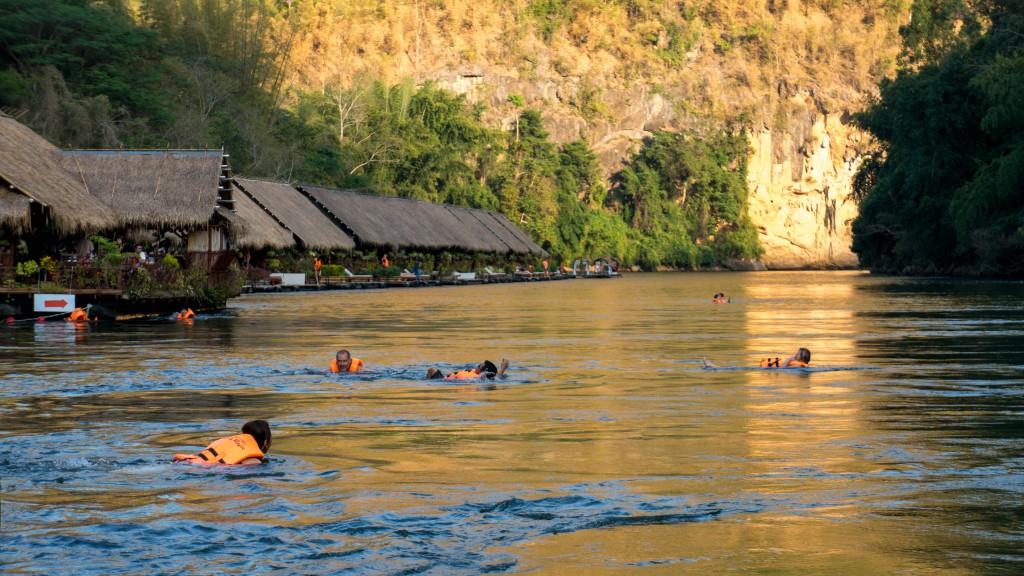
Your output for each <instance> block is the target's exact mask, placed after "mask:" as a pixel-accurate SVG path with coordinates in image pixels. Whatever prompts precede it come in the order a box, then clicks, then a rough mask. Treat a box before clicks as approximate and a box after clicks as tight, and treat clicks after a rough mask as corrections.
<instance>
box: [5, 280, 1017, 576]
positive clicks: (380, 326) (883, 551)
mask: <svg viewBox="0 0 1024 576" xmlns="http://www.w3.org/2000/svg"><path fill="white" fill-rule="evenodd" d="M715 292H724V293H725V294H726V295H727V296H729V297H731V299H732V301H731V303H729V304H719V305H716V304H712V303H711V302H710V300H711V295H712V294H714V293H715ZM799 346H806V347H807V348H809V349H810V350H811V351H812V353H813V358H812V362H811V368H808V369H800V370H784V371H768V370H762V369H758V368H753V367H751V365H753V364H756V363H757V361H758V359H760V358H763V357H766V356H783V357H785V356H789V355H791V354H792V353H793V352H794V351H795V349H796V348H797V347H799ZM342 347H344V348H348V349H350V350H352V352H353V354H354V355H355V356H356V357H359V358H361V359H362V360H363V361H364V362H365V363H366V365H367V366H368V367H369V368H370V369H371V370H372V372H368V373H366V374H361V375H354V376H341V377H339V376H326V375H324V374H323V370H324V368H325V367H326V366H327V365H328V364H329V362H330V359H331V356H332V354H333V353H334V352H335V351H336V350H337V349H338V348H342ZM703 356H707V357H708V358H709V359H711V360H713V361H714V363H716V364H718V365H719V366H721V368H719V369H705V368H704V367H703V364H702V362H701V358H702V357H703ZM502 357H507V358H509V359H510V361H511V363H512V367H511V368H510V369H509V372H508V378H507V379H505V380H503V381H501V382H497V383H495V384H493V385H486V384H466V383H462V384H451V383H439V382H436V381H434V382H428V381H425V380H422V379H421V376H422V373H423V372H424V371H425V369H426V367H428V366H430V365H437V366H439V367H441V368H442V369H443V370H445V371H446V372H447V371H451V370H453V369H459V368H462V367H466V366H470V365H474V364H476V363H477V362H478V361H480V360H482V359H484V358H489V359H491V360H493V361H495V362H498V361H500V359H501V358H502ZM1022 398H1024V284H1022V283H1020V282H972V281H963V280H944V279H905V278H886V277H876V276H871V275H866V274H860V273H854V272H802V273H783V272H775V273H714V274H696V273H689V274H686V273H681V274H667V273H666V274H636V275H628V276H626V277H624V278H620V279H610V280H572V281H564V282H550V283H547V282H545V283H530V284H506V285H496V286H465V287H445V288H423V289H390V290H361V291H342V292H323V293H294V294H266V295H247V296H243V297H241V298H238V299H235V300H232V301H231V302H230V305H229V309H228V310H227V311H225V312H224V313H221V314H217V315H212V316H204V315H201V316H200V317H199V318H198V319H197V320H196V321H195V322H193V323H190V324H183V323H178V322H175V321H173V320H161V321H142V322H133V323H122V324H114V325H108V326H87V327H75V326H71V325H68V324H66V323H62V322H50V323H46V324H28V325H25V324H17V325H14V326H9V327H0V443H2V444H0V446H2V449H0V475H2V477H0V482H2V502H0V504H2V510H0V515H2V518H0V519H2V537H0V566H2V568H0V570H2V571H3V572H4V573H5V574H90V575H93V574H94V575H105V574H112V573H131V574H172V573H226V574H263V573H281V574H340V573H344V574H396V575H397V574H431V575H448V574H456V575H462V574H465V575H475V574H489V573H505V574H521V573H531V574H598V575H600V574H683V573H687V574H723V573H732V572H753V573H759V574H897V573H898V574H1020V573H1024V400H1022ZM253 418H263V419H266V420H268V421H269V422H270V423H271V426H272V428H273V434H274V442H273V447H272V449H271V451H270V454H269V455H270V459H269V461H268V463H266V464H264V465H262V466H257V467H235V468H222V469H217V470H210V469H203V468H200V467H193V466H187V465H174V464H171V463H170V457H171V455H172V454H173V453H175V452H185V451H188V452H194V451H197V450H199V449H201V448H202V447H204V446H206V445H207V444H208V443H209V442H210V441H212V440H214V439H216V438H218V437H221V436H226V435H230V434H232V433H235V432H236V431H237V430H238V429H239V428H240V426H241V425H242V423H243V422H244V421H246V420H248V419H253Z"/></svg>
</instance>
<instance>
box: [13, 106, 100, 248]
mask: <svg viewBox="0 0 1024 576" xmlns="http://www.w3.org/2000/svg"><path fill="white" fill-rule="evenodd" d="M0 183H2V184H3V186H4V188H6V190H5V192H6V194H5V195H4V196H3V197H0V226H3V227H11V228H13V229H14V231H15V232H20V231H23V230H24V229H26V228H28V227H29V226H30V224H31V215H30V212H29V211H30V210H31V204H32V202H38V203H39V204H40V205H41V206H42V207H44V208H45V209H47V210H48V216H49V217H50V218H51V219H52V220H53V222H54V223H55V224H56V226H57V228H58V230H60V232H61V233H63V234H74V233H79V232H98V231H101V230H106V229H110V228H113V227H114V226H116V218H115V216H114V214H113V212H112V211H111V210H110V209H109V208H108V207H107V206H104V205H103V203H101V202H98V201H97V200H96V199H95V198H93V197H91V196H90V195H89V193H88V192H87V191H86V190H85V188H84V187H83V186H82V184H81V182H79V181H77V180H76V179H75V178H73V177H72V176H71V175H70V174H68V173H67V172H65V171H64V170H62V169H61V163H60V154H59V151H58V150H57V147H56V146H54V145H52V144H50V143H49V142H47V141H46V139H44V138H43V137H42V136H39V135H38V134H36V133H35V132H33V131H32V130H30V129H29V128H28V127H27V126H24V125H22V124H20V123H18V122H17V121H15V120H14V119H13V118H11V117H10V116H6V115H4V114H0ZM10 194H14V195H15V196H21V197H22V198H23V199H19V198H15V197H14V196H11V195H10Z"/></svg>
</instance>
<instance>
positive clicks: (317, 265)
mask: <svg viewBox="0 0 1024 576" xmlns="http://www.w3.org/2000/svg"><path fill="white" fill-rule="evenodd" d="M322 266H323V264H322V263H321V262H320V259H319V258H317V259H316V260H313V269H314V270H316V271H317V272H319V271H320V268H321V267H322Z"/></svg>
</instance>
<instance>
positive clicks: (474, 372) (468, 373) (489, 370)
mask: <svg viewBox="0 0 1024 576" xmlns="http://www.w3.org/2000/svg"><path fill="white" fill-rule="evenodd" d="M507 369H508V359H507V358H502V360H501V367H500V368H498V367H496V366H495V365H494V362H491V361H490V360H484V361H483V362H481V363H479V364H477V365H476V366H475V367H473V368H470V369H469V370H459V371H458V372H455V373H452V374H448V375H447V376H445V374H444V372H441V370H439V369H438V368H436V367H433V366H432V367H430V368H428V369H427V380H441V379H444V380H476V379H481V380H494V379H495V378H498V379H500V378H504V376H505V370H507Z"/></svg>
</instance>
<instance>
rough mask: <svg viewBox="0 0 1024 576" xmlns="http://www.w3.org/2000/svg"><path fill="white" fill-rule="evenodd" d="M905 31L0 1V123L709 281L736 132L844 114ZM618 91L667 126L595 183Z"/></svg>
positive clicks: (845, 16)
mask: <svg viewBox="0 0 1024 576" xmlns="http://www.w3.org/2000/svg"><path fill="white" fill-rule="evenodd" d="M908 10H909V6H908V5H907V4H906V3H905V2H901V1H896V0H892V1H881V0H868V1H860V2H850V1H843V0H809V1H803V2H791V1H787V0H772V1H769V2H767V3H765V2H741V1H729V0H725V1H710V0H708V1H697V2H691V1H682V2H660V1H653V0H611V1H599V0H479V1H474V2H471V1H464V0H368V1H361V2H350V1H342V0H276V1H272V0H135V1H127V0H96V1H90V0H0V106H2V107H4V108H6V109H11V110H26V111H27V112H26V113H25V114H23V115H22V116H21V119H22V120H23V121H25V122H26V123H28V124H30V125H31V126H33V127H34V128H36V129H37V130H39V131H40V132H41V133H42V134H43V135H45V136H46V137H47V138H49V139H50V140H51V141H53V142H55V143H57V144H59V145H62V146H69V147H84V148H87V147H101V148H117V147H147V146H154V147H175V148H192V147H220V146H224V147H225V148H226V149H227V150H228V152H229V153H230V154H231V156H232V162H233V164H234V166H235V169H236V171H238V172H240V173H244V174H246V175H248V176H255V177H266V178H272V179H277V180H284V181H292V182H311V183H318V184H323V185H328V186H336V187H349V188H359V189H366V190H368V191H372V192H375V193H379V194H388V195H400V196H408V197H413V198H421V199H426V200H432V201H442V202H452V203H456V204H462V205H468V206H474V207H481V208H491V209H497V210H501V211H502V212H503V213H505V214H506V215H508V216H509V217H510V219H512V221H513V222H517V223H519V225H521V226H522V227H524V229H526V230H528V231H529V233H530V234H531V235H532V237H533V238H534V239H535V240H536V241H537V242H538V243H540V244H541V245H542V246H544V247H545V248H546V249H548V250H549V251H551V252H552V253H553V254H554V255H555V256H556V257H560V258H564V259H569V258H572V257H575V256H588V257H592V258H593V257H598V256H604V257H607V256H613V257H617V258H620V259H621V260H622V261H623V262H624V263H625V264H627V265H630V264H633V265H638V266H642V267H644V268H655V267H658V266H673V267H704V266H716V265H723V264H727V263H729V262H733V261H736V260H749V259H752V258H756V257H757V255H758V254H759V251H760V248H759V246H758V245H757V235H756V233H755V231H754V230H753V227H752V225H751V224H750V222H749V219H748V218H747V217H746V210H745V199H746V155H747V152H746V149H745V144H744V143H745V139H744V136H743V134H744V131H745V130H749V129H763V128H765V127H768V128H771V129H774V130H778V131H785V130H786V129H787V125H788V117H789V114H790V112H791V111H790V110H789V109H788V108H787V103H786V102H787V100H786V98H787V97H788V96H790V95H792V94H796V93H801V94H810V95H811V96H812V98H813V100H814V102H815V103H816V105H817V106H818V107H819V108H820V109H821V110H823V111H833V112H834V111H850V112H854V111H856V110H858V109H860V108H861V107H862V106H863V104H864V102H865V101H866V99H867V97H868V96H869V95H870V94H872V93H873V92H874V90H875V86H876V84H877V82H878V81H879V80H880V79H881V78H883V77H885V76H886V75H889V74H892V73H893V71H894V70H895V64H896V60H895V56H896V54H897V45H896V40H895V38H896V34H895V31H896V29H897V28H898V26H899V24H900V23H901V19H905V15H906V13H907V12H908ZM453 76H454V77H457V78H461V79H464V80H465V79H467V78H468V79H471V81H472V82H473V83H474V84H473V90H466V91H464V92H465V93H464V94H456V93H453V92H451V91H448V90H446V89H443V88H442V86H449V84H451V82H450V81H448V82H447V83H445V82H446V80H445V79H449V80H450V78H451V77H453ZM431 79H437V80H438V82H437V83H431V82H430V80H431ZM635 93H639V94H643V95H658V96H659V97H660V98H661V100H662V101H664V102H667V103H668V105H669V107H670V110H669V111H668V113H666V114H663V115H662V120H661V122H660V124H659V126H658V128H660V130H652V131H646V132H645V135H646V140H645V141H644V143H643V145H642V146H640V147H639V148H636V149H635V150H633V151H632V152H626V153H625V155H624V156H623V157H622V158H620V160H619V161H618V168H616V169H614V170H613V171H612V174H610V176H611V178H610V179H609V178H608V177H609V170H608V169H607V166H605V167H604V168H602V166H601V164H600V163H599V162H598V157H597V155H596V154H595V146H596V145H598V144H599V143H600V140H601V139H602V137H603V135H604V134H606V133H607V132H608V131H609V130H610V128H609V127H614V126H615V125H616V123H617V122H619V121H620V120H621V119H622V116H623V115H624V112H623V110H624V107H625V106H627V105H629V104H631V103H630V102H628V100H630V99H631V98H632V96H631V95H632V94H635ZM567 125H571V126H574V128H573V129H571V130H566V129H565V126H567ZM609 182H610V183H611V186H610V187H609V185H608V183H609Z"/></svg>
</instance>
